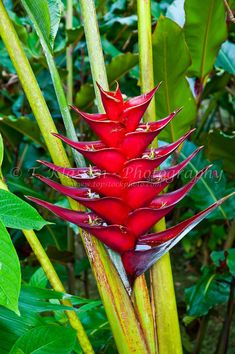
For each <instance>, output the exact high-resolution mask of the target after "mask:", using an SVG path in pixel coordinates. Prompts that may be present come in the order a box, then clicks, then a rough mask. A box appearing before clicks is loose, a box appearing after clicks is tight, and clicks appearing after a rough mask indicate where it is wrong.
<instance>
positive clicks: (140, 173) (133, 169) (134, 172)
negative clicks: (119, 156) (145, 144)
mask: <svg viewBox="0 0 235 354" xmlns="http://www.w3.org/2000/svg"><path fill="white" fill-rule="evenodd" d="M194 130H195V129H193V130H191V131H190V132H188V133H187V134H185V135H184V136H182V137H181V138H180V139H178V140H177V141H176V142H174V143H172V144H168V145H166V146H162V147H160V148H158V149H156V150H154V152H155V156H156V158H153V159H149V158H143V157H142V158H138V159H133V160H130V161H128V162H127V163H126V164H125V166H124V169H123V171H122V177H123V178H125V180H127V181H129V182H135V181H141V180H145V179H147V178H150V177H151V175H152V173H153V170H154V169H155V168H157V167H158V166H159V165H160V164H161V163H162V162H163V161H165V160H166V158H167V157H168V156H169V155H170V154H172V152H173V151H175V150H176V149H177V148H178V147H179V146H180V144H182V142H183V141H184V140H186V139H187V137H188V136H189V135H190V134H191V133H192V132H193V131H194ZM150 151H151V150H150ZM150 151H149V153H150Z"/></svg>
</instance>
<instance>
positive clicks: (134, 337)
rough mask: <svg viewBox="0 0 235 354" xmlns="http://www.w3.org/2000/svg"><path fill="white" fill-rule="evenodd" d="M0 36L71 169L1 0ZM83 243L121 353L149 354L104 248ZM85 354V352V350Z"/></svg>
mask: <svg viewBox="0 0 235 354" xmlns="http://www.w3.org/2000/svg"><path fill="white" fill-rule="evenodd" d="M0 35H1V36H2V39H3V41H4V43H5V46H6V48H7V50H8V53H9V55H10V57H11V60H12V62H13V64H14V66H15V68H16V71H17V74H18V77H19V79H20V81H21V84H22V86H23V89H24V91H25V94H26V96H27V98H28V101H29V103H30V105H31V108H32V111H33V113H34V115H35V118H36V120H37V122H38V125H39V128H40V130H41V132H42V135H43V137H44V140H45V142H46V144H47V146H48V149H49V152H50V154H51V157H52V160H53V162H54V163H55V164H57V165H60V166H66V167H69V166H70V163H69V161H68V158H67V155H66V153H65V150H64V148H63V145H62V144H61V142H60V141H59V140H58V139H55V138H54V137H53V136H52V135H51V134H50V133H51V132H52V131H54V132H56V127H55V125H54V123H53V120H52V117H51V115H50V113H49V110H48V108H47V105H46V102H45V100H44V98H43V96H42V93H41V91H40V88H39V86H38V83H37V81H36V79H35V76H34V74H33V71H32V69H31V67H30V65H29V62H28V60H27V58H26V55H25V53H24V51H23V49H22V47H21V44H20V41H19V38H18V37H17V34H16V32H15V30H14V27H13V25H12V23H11V21H10V19H9V17H8V15H7V12H6V10H5V8H4V6H3V4H2V1H1V0H0ZM101 84H102V82H101ZM103 85H104V84H103ZM60 178H61V182H62V183H63V184H65V185H74V183H73V182H72V181H71V180H70V179H68V178H65V177H64V176H62V175H60ZM70 205H71V207H72V208H73V209H74V210H76V209H77V203H76V202H73V201H72V200H70ZM83 242H84V244H85V247H86V251H87V254H88V257H89V259H90V262H91V265H92V268H93V272H94V274H95V276H96V279H97V282H98V288H99V291H100V294H101V298H102V300H103V302H104V306H105V309H106V312H107V315H108V318H109V320H110V324H111V327H112V330H113V334H114V337H115V340H116V343H117V347H118V350H119V353H123V354H130V353H139V354H142V353H143V354H145V353H146V354H147V353H149V352H148V349H147V346H146V344H145V340H144V338H143V335H142V330H141V328H140V326H139V323H138V320H137V318H136V317H135V311H134V309H133V306H132V303H131V300H130V298H129V296H128V294H127V292H126V290H125V288H124V287H123V284H122V282H121V280H120V278H119V276H118V273H117V271H116V269H115V267H114V266H113V264H112V262H110V259H109V256H108V255H107V252H106V251H105V249H104V247H103V245H102V244H101V243H100V242H99V241H97V240H96V239H95V238H94V237H91V236H90V235H85V236H84V235H83ZM80 343H81V341H80ZM88 345H89V342H88ZM84 352H86V351H85V349H84Z"/></svg>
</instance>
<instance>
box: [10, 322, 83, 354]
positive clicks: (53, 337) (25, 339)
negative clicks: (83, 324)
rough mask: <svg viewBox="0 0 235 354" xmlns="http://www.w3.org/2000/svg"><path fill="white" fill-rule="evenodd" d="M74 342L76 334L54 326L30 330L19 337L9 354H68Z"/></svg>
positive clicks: (68, 329) (67, 329)
mask: <svg viewBox="0 0 235 354" xmlns="http://www.w3.org/2000/svg"><path fill="white" fill-rule="evenodd" d="M75 340H76V332H75V331H73V330H72V329H70V328H65V327H60V326H56V325H48V326H41V327H36V328H33V329H31V330H30V331H28V332H26V333H25V334H24V335H23V336H22V337H20V338H19V339H18V340H17V341H16V343H15V344H14V346H13V348H12V349H11V351H10V354H18V353H24V354H32V353H35V354H36V353H37V354H54V353H57V354H69V353H71V351H72V349H73V347H74V345H75Z"/></svg>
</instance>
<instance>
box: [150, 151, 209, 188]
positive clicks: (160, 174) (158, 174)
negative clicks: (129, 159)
mask: <svg viewBox="0 0 235 354" xmlns="http://www.w3.org/2000/svg"><path fill="white" fill-rule="evenodd" d="M202 149H203V146H200V147H199V148H198V149H197V150H195V151H194V152H193V153H192V154H191V155H189V156H188V157H187V158H186V159H185V160H184V161H182V162H180V163H179V164H178V165H176V166H172V167H169V168H167V169H165V170H158V171H155V172H154V174H153V176H152V179H153V180H157V181H159V182H160V181H164V180H169V179H173V178H174V177H175V176H177V175H179V174H180V172H181V171H182V170H183V169H184V168H185V167H186V166H187V164H188V163H189V162H190V161H191V160H192V159H193V158H194V156H196V155H197V154H198V152H199V151H201V150H202Z"/></svg>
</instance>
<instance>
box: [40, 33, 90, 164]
mask: <svg viewBox="0 0 235 354" xmlns="http://www.w3.org/2000/svg"><path fill="white" fill-rule="evenodd" d="M41 42H42V46H43V47H45V46H46V43H43V38H41ZM44 53H45V56H46V60H47V64H48V67H49V71H50V74H51V78H52V82H53V86H54V89H55V93H56V97H57V101H58V104H59V107H60V112H61V115H62V118H63V122H64V126H65V129H66V133H67V136H68V137H69V139H71V140H73V141H78V137H77V134H76V131H75V128H74V125H73V121H72V118H71V114H70V111H69V107H68V103H67V100H66V97H65V93H64V89H63V85H62V82H61V79H60V75H59V72H58V70H57V67H56V65H55V60H54V57H53V55H52V53H51V52H50V50H49V49H48V50H44ZM57 140H58V139H57ZM72 151H73V155H74V160H75V162H76V164H77V165H78V166H85V165H86V164H85V160H84V157H83V156H82V154H80V153H79V152H77V151H76V150H74V149H72Z"/></svg>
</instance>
